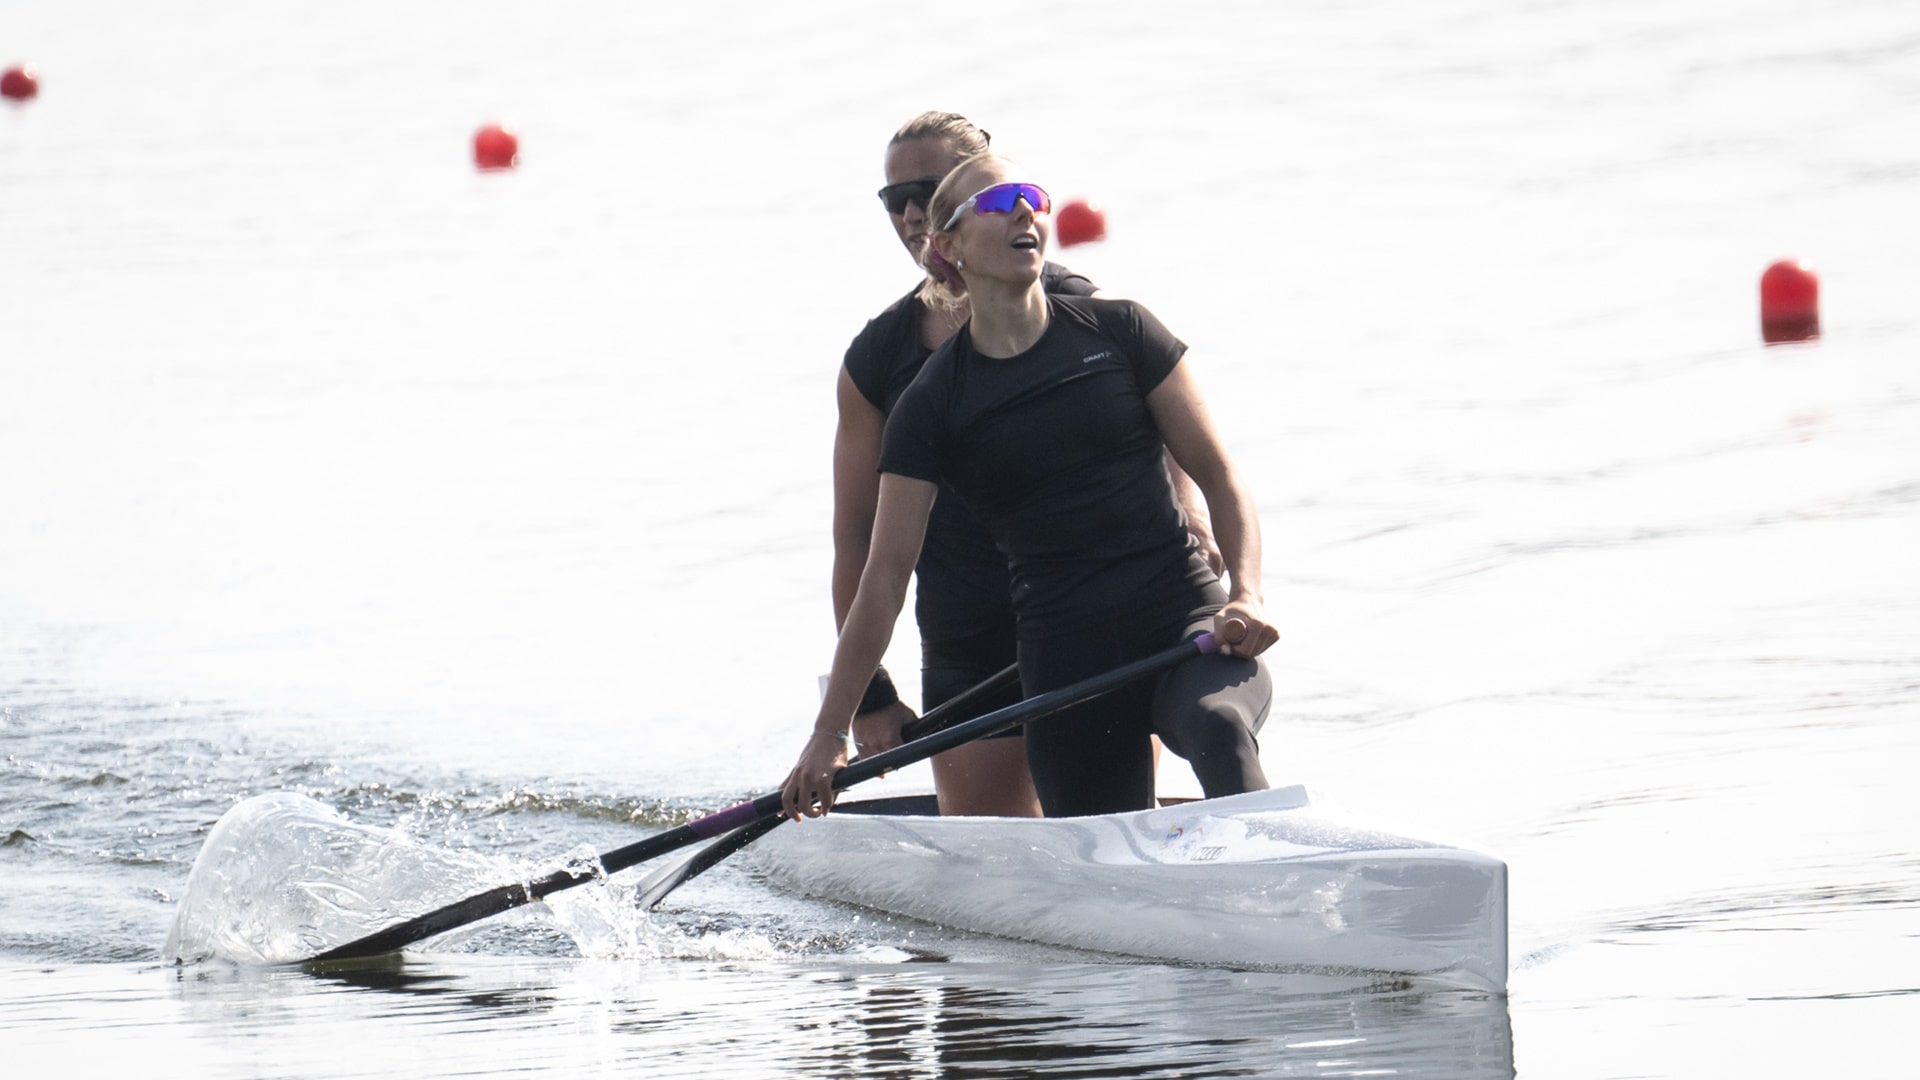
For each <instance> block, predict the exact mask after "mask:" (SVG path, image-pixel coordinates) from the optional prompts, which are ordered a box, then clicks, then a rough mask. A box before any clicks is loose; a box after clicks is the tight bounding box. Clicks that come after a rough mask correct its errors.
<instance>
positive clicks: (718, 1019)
mask: <svg viewBox="0 0 1920 1080" xmlns="http://www.w3.org/2000/svg"><path fill="white" fill-rule="evenodd" d="M174 987H175V991H176V992H177V994H178V997H179V999H180V1000H181V1001H182V1002H183V1003H185V1005H186V1006H187V1010H188V1012H189V1014H190V1016H191V1018H192V1023H193V1029H194V1033H195V1036H196V1038H195V1041H196V1042H207V1043H209V1044H211V1045H214V1046H220V1045H222V1044H228V1043H232V1042H233V1041H235V1040H241V1041H246V1042H249V1043H252V1042H255V1041H256V1040H263V1041H264V1042H265V1043H266V1044H268V1047H271V1049H267V1050H266V1054H267V1056H266V1058H261V1057H259V1056H258V1055H259V1051H261V1050H262V1049H263V1048H261V1047H258V1046H256V1047H255V1054H254V1059H255V1061H256V1063H257V1062H259V1061H262V1060H271V1062H272V1063H273V1066H274V1071H275V1073H276V1074H277V1075H287V1076H294V1077H299V1076H323V1075H324V1076H354V1075H373V1074H376V1073H378V1074H381V1075H391V1074H392V1069H393V1067H394V1059H391V1058H383V1057H382V1056H381V1048H382V1047H385V1048H387V1049H389V1050H395V1049H397V1048H405V1049H404V1052H403V1055H402V1057H401V1058H400V1059H398V1060H404V1061H407V1062H408V1063H409V1066H408V1072H409V1074H410V1075H420V1076H427V1075H453V1074H456V1073H462V1072H470V1071H473V1070H475V1069H480V1070H483V1071H499V1070H511V1069H513V1068H525V1067H531V1066H534V1065H536V1064H537V1065H539V1066H542V1067H555V1066H562V1067H565V1066H594V1065H597V1066H600V1067H619V1066H638V1065H644V1066H645V1067H646V1069H647V1071H648V1075H650V1076H655V1077H660V1076H688V1077H693V1076H703V1075H710V1074H712V1073H713V1072H715V1071H716V1070H726V1071H727V1072H729V1073H733V1074H736V1075H800V1076H836V1077H872V1078H893V1077H951V1078H961V1077H984V1076H1061V1077H1064V1076H1102V1077H1158V1076H1181V1077H1244V1076H1326V1077H1335V1076H1357V1075H1379V1074H1391V1075H1396V1076H1405V1077H1448V1078H1461V1077H1466V1078H1472V1077H1506V1076H1511V1075H1513V1040H1512V1030H1511V1026H1510V1024H1509V1020H1508V1013H1507V1005H1506V1001H1505V999H1503V998H1500V997H1495V996H1490V995H1486V994H1478V993H1471V992H1464V991H1458V990H1453V989H1443V988H1437V987H1429V986H1423V985H1419V984H1413V983H1407V982H1389V983H1369V982H1367V981H1366V980H1364V979H1361V978H1337V977H1329V976H1302V975H1279V974H1260V973H1238V972H1226V971H1217V970H1200V969H1185V968H1170V967H1151V966H1134V965H1101V964H1047V965H1021V964H998V963H994V964H972V963H954V964H864V963H847V964H831V963H826V964H823V963H819V962H814V963H810V964H808V965H806V966H796V965H782V964H753V965H737V964H729V965H708V964H689V963H675V964H668V965H637V964H631V963H601V962H594V961H563V960H551V959H542V960H526V961H515V960H507V959H502V958H495V957H460V958H434V959H433V960H431V961H427V962H422V961H419V960H413V959H409V960H406V961H390V962H387V963H384V964H376V965H369V966H360V967H356V968H353V969H351V970H334V971H327V972H323V973H298V972H289V971H286V970H275V971H270V972H264V971H261V970H258V969H241V968H233V967H227V966H222V965H203V966H201V967H196V968H187V969H182V970H180V971H179V972H178V973H177V974H176V975H175V977H174ZM330 1022H331V1023H330ZM337 1024H349V1025H351V1028H350V1030H353V1031H354V1032H355V1033H356V1036H355V1039H354V1040H353V1045H351V1046H342V1045H332V1044H329V1043H328V1041H327V1039H326V1037H325V1035H324V1034H323V1033H324V1032H325V1031H327V1030H328V1029H329V1028H332V1029H333V1030H342V1029H341V1028H339V1027H338V1026H336V1025H337ZM308 1054H312V1055H313V1056H306V1055H308ZM218 1056H219V1055H212V1057H213V1058H216V1059H217V1057H218ZM203 1060H206V1059H204V1058H203ZM201 1075H203V1076H204V1075H208V1073H207V1072H206V1071H204V1070H203V1071H202V1073H201ZM212 1075H224V1074H221V1073H219V1072H218V1071H217V1070H215V1071H214V1072H213V1073H212Z"/></svg>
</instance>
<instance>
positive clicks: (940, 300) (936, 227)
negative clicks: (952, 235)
mask: <svg viewBox="0 0 1920 1080" xmlns="http://www.w3.org/2000/svg"><path fill="white" fill-rule="evenodd" d="M1012 164H1014V161H1013V159H1012V158H1008V157H1003V156H1001V155H999V154H996V153H994V152H993V151H991V150H983V151H981V152H980V153H978V154H975V155H973V156H972V157H969V158H967V159H966V160H965V161H962V162H960V163H959V164H958V165H955V166H954V167H953V168H951V169H949V170H947V175H946V176H945V177H943V178H942V179H941V181H940V186H939V187H937V188H935V189H934V192H933V197H932V198H930V199H928V200H927V246H926V248H925V249H924V250H923V251H921V253H920V266H921V268H922V269H924V270H926V272H927V280H926V282H925V283H924V284H922V285H921V286H920V293H919V296H920V299H921V300H922V301H924V302H925V303H927V304H928V305H929V306H934V305H937V306H940V307H944V308H948V309H952V308H957V307H959V306H960V305H961V304H963V303H965V302H966V299H967V284H966V282H964V281H962V280H961V279H960V270H959V268H958V267H956V266H953V265H952V264H950V263H948V262H947V260H946V259H944V258H942V257H941V256H940V252H939V251H938V250H936V249H935V248H934V244H933V234H934V233H945V232H952V231H953V230H952V229H949V228H947V227H946V226H947V221H948V220H949V219H951V218H952V217H953V212H954V211H955V210H958V209H959V208H960V204H961V203H964V202H966V201H967V197H968V196H970V195H972V194H973V192H972V191H970V190H968V183H967V182H962V181H961V177H963V176H965V175H967V174H969V173H972V172H974V171H976V170H978V169H979V168H981V167H983V166H986V165H1012ZM954 224H955V228H958V227H959V223H958V222H955V223H954Z"/></svg>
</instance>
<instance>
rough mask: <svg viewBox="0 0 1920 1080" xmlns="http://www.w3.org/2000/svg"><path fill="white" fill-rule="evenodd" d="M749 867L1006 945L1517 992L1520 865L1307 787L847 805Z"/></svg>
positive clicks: (795, 887) (807, 891) (795, 828)
mask: <svg viewBox="0 0 1920 1080" xmlns="http://www.w3.org/2000/svg"><path fill="white" fill-rule="evenodd" d="M902 805H904V804H903V803H902V802H901V801H899V800H893V801H891V804H890V808H898V807H900V806H902ZM881 806H882V807H883V808H889V804H888V803H886V802H883V803H882V804H881ZM748 851H749V852H750V853H752V855H753V860H754V863H755V865H756V867H757V868H758V869H759V870H760V871H761V872H762V873H763V874H764V875H765V876H766V877H767V878H768V879H770V880H771V881H772V882H773V883H774V884H776V885H777V886H779V887H781V888H783V889H787V890H790V891H794V892H798V893H801V894H804V895H808V896H817V897H824V898H828V899H832V900H837V901H841V902H845V903H849V904H856V905H859V906H862V907H867V908H871V909H874V910H877V911H883V912H887V913H890V914H894V915H904V916H908V917H910V918H914V919H919V920H922V921H925V922H929V923H933V924H935V925H939V926H945V927H952V928H957V929H962V930H969V931H973V932H976V933H983V934H990V935H993V936H995V937H1004V938H1010V939H1016V940H1025V941H1034V942H1040V943H1043V944H1048V945H1058V946H1065V947H1068V948H1076V949H1088V950H1095V951H1100V952H1111V953H1120V954H1125V955H1129V956H1136V957H1145V958H1153V959H1161V960H1170V961H1175V962H1179V963H1190V964H1201V965H1219V966H1226V967H1234V968H1261V969H1276V970H1311V971H1336V972H1346V973H1351V972H1380V973H1395V974H1408V975H1418V976H1427V977H1432V978H1436V979H1439V980H1442V981H1445V982H1449V983H1452V984H1455V985H1462V986H1468V987H1473V988H1476V989H1483V990H1491V991H1495V992H1501V993H1504V992H1505V989H1506V979H1507V867H1506V864H1505V863H1504V862H1502V861H1500V860H1499V859H1496V858H1493V857H1492V856H1489V855H1485V854H1482V853H1479V852H1475V851H1469V850H1465V849H1462V848H1458V847H1451V846H1447V845H1443V844H1434V843H1428V842H1426V841H1422V840H1414V839H1410V838H1408V837H1404V836H1395V835H1391V834H1389V833H1384V832H1379V831H1376V830H1372V829H1368V828H1364V827H1360V826H1357V825H1353V824H1350V823H1346V822H1343V821H1340V820H1335V819H1333V818H1331V817H1328V816H1324V815H1321V814H1317V813H1316V812H1315V811H1314V810H1312V809H1311V808H1309V806H1308V799H1307V793H1306V791H1305V789H1304V788H1301V787H1298V786H1293V787H1284V788H1275V789H1273V790H1270V791H1259V792H1252V793H1249V794H1245V795H1235V796H1232V797H1229V798H1223V799H1208V800H1201V801H1194V802H1187V803H1182V804H1178V805H1174V806H1167V807H1163V808H1161V809H1157V810H1145V811H1140V812H1137V813H1130V814H1113V815H1107V816H1101V817H1084V818H1051V819H1044V820H1041V819H1027V818H966V817H947V818H943V817H937V816H921V815H912V814H902V813H892V812H886V813H867V812H860V808H859V806H858V805H857V804H856V803H854V802H852V801H848V802H843V803H842V804H841V805H840V807H839V808H837V809H836V810H835V812H834V813H832V814H830V815H828V816H827V817H824V818H820V819H818V820H809V821H804V822H800V823H797V824H789V825H787V826H786V827H785V828H780V829H775V830H773V831H772V832H770V833H768V834H767V835H766V836H764V837H762V838H761V839H760V840H759V841H757V842H756V843H754V844H753V846H752V847H750V848H749V849H748Z"/></svg>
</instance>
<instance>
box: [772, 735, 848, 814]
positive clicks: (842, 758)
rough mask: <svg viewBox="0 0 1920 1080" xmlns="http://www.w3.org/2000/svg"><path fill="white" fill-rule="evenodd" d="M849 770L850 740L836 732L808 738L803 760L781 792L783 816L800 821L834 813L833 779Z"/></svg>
mask: <svg viewBox="0 0 1920 1080" xmlns="http://www.w3.org/2000/svg"><path fill="white" fill-rule="evenodd" d="M846 767H847V740H846V737H845V736H843V735H840V734H838V733H836V732H832V731H816V732H814V733H813V734H811V735H809V736H807V745H806V748H805V749H803V750H801V751H800V760H799V761H798V762H797V763H795V764H794V766H793V771H792V772H790V773H788V774H787V782H786V784H785V785H783V786H782V787H781V790H780V812H781V813H783V814H785V815H786V816H787V817H790V818H792V819H794V820H795V821H798V820H800V819H801V818H803V817H819V816H820V815H822V814H825V813H826V812H827V811H828V810H831V809H833V777H834V774H835V773H838V772H839V771H840V770H841V769H844V768H846Z"/></svg>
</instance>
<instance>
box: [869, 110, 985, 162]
mask: <svg viewBox="0 0 1920 1080" xmlns="http://www.w3.org/2000/svg"><path fill="white" fill-rule="evenodd" d="M919 139H945V140H946V141H947V143H948V144H949V145H951V146H952V147H953V153H954V156H955V157H959V158H970V157H972V156H974V155H975V154H984V153H986V151H987V145H988V144H989V143H991V142H993V136H991V135H989V134H987V132H986V130H985V129H983V128H982V127H981V126H980V125H978V124H976V123H974V122H973V121H971V120H969V119H967V118H966V117H964V116H961V115H960V114H959V113H950V112H923V113H921V114H920V115H919V116H916V117H914V118H913V119H911V120H909V121H907V122H906V123H904V124H901V125H900V130H899V131H896V132H894V133H893V138H891V139H889V140H887V145H888V146H897V145H899V144H900V143H903V142H914V141H916V140H919Z"/></svg>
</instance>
